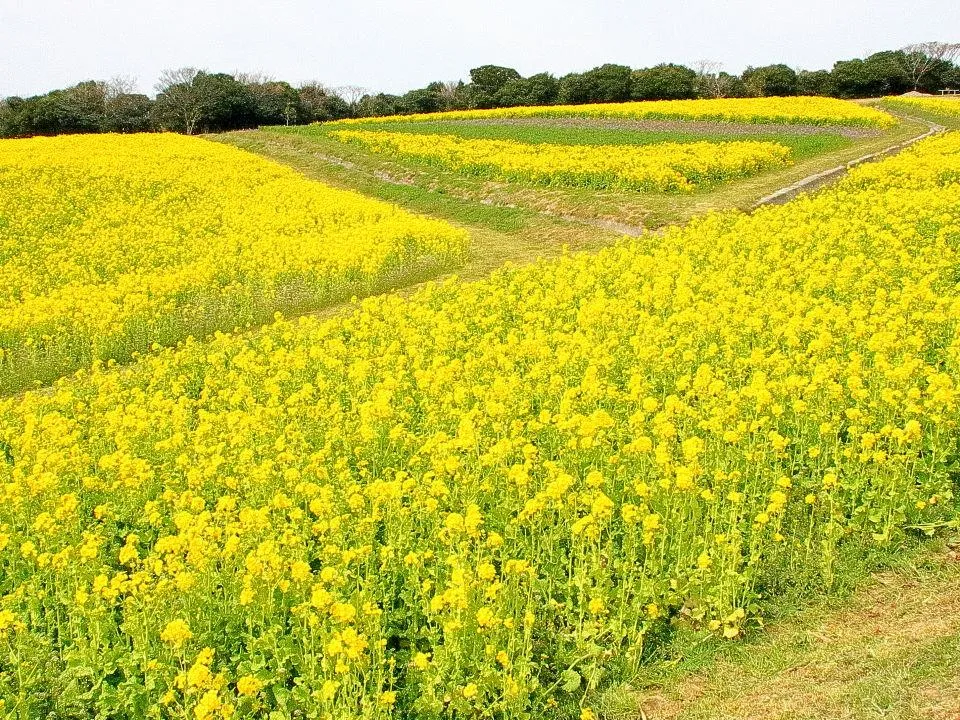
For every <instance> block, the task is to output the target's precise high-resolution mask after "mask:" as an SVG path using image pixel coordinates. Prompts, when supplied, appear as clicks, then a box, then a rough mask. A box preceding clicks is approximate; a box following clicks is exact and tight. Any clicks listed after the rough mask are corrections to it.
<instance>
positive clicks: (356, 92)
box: [332, 85, 370, 110]
mask: <svg viewBox="0 0 960 720" xmlns="http://www.w3.org/2000/svg"><path fill="white" fill-rule="evenodd" d="M332 94H334V95H339V96H340V97H342V98H343V99H344V100H345V101H346V102H347V105H349V106H350V109H351V110H353V109H355V108H356V107H357V103H358V102H360V98H362V97H363V96H364V95H369V94H370V91H369V90H367V88H365V87H360V86H359V85H341V86H340V87H335V88H333V89H332Z"/></svg>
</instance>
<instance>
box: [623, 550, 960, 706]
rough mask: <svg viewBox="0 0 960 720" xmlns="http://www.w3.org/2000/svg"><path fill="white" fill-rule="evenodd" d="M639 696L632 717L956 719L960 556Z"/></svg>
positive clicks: (939, 557) (914, 569)
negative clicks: (636, 707) (638, 709)
mask: <svg viewBox="0 0 960 720" xmlns="http://www.w3.org/2000/svg"><path fill="white" fill-rule="evenodd" d="M638 700H639V706H640V711H639V712H638V713H636V714H635V715H634V716H633V717H634V720H641V719H646V720H720V719H721V718H722V719H724V720H725V719H727V718H737V719H739V720H761V719H762V720H788V719H789V720H813V719H814V718H817V719H820V718H829V719H830V720H879V719H880V718H887V719H890V720H960V552H958V549H957V546H956V545H955V546H954V547H952V548H951V547H943V546H941V547H939V548H938V549H937V550H935V551H932V552H931V553H930V555H929V556H928V557H924V558H923V561H922V562H921V563H919V565H913V566H911V567H908V568H904V569H901V570H898V571H893V572H886V573H882V574H880V575H877V576H875V577H874V578H873V580H872V581H871V582H870V584H869V586H868V587H865V588H863V589H862V590H861V591H859V592H858V593H856V594H855V595H854V596H853V597H852V598H850V599H848V600H847V601H846V602H843V603H842V604H841V606H840V607H839V608H836V609H833V610H823V609H819V610H807V611H804V612H801V613H800V614H798V615H797V616H796V617H794V618H792V619H791V620H789V621H785V622H782V623H779V624H777V625H774V626H771V628H770V629H769V630H768V631H767V632H765V633H764V634H763V636H762V637H761V638H759V639H758V640H756V641H754V642H750V643H744V644H742V645H740V646H737V647H735V648H733V649H731V650H730V651H729V652H727V653H725V654H724V656H723V657H722V658H720V659H719V660H718V661H716V662H713V663H710V664H709V666H708V668H707V669H705V670H702V671H699V672H696V673H694V674H690V675H687V676H685V677H679V678H676V679H674V680H673V681H671V682H667V683H664V684H663V686H662V687H660V688H658V689H649V690H647V691H645V692H641V693H639V694H638Z"/></svg>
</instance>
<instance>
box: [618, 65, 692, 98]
mask: <svg viewBox="0 0 960 720" xmlns="http://www.w3.org/2000/svg"><path fill="white" fill-rule="evenodd" d="M696 96H697V73H696V72H694V71H693V70H691V69H690V68H688V67H685V66H684V65H674V64H672V63H671V64H666V63H664V64H661V65H657V66H655V67H652V68H644V69H642V70H635V71H634V72H633V75H632V79H631V97H633V99H634V100H685V99H688V98H694V97H696Z"/></svg>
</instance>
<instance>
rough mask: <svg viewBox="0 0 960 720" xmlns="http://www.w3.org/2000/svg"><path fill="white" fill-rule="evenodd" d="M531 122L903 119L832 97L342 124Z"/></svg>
mask: <svg viewBox="0 0 960 720" xmlns="http://www.w3.org/2000/svg"><path fill="white" fill-rule="evenodd" d="M530 117H542V118H553V117H586V118H611V119H630V120H715V121H719V122H745V123H783V124H804V125H854V126H865V127H877V128H888V127H893V126H894V125H896V124H897V119H896V118H895V117H893V116H891V115H889V114H888V113H885V112H883V111H881V110H877V109H875V108H872V107H867V106H864V105H858V104H857V103H852V102H848V101H846V100H837V99H835V98H827V97H805V96H802V97H763V98H721V99H717V100H647V101H643V102H626V103H598V104H593V105H542V106H531V107H511V108H493V109H491V110H453V111H448V112H440V113H420V114H414V115H391V116H389V117H370V118H356V119H352V120H340V121H338V122H339V123H343V124H346V123H364V122H376V123H383V122H417V121H420V120H428V121H441V120H482V119H497V118H530Z"/></svg>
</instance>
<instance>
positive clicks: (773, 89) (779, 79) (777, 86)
mask: <svg viewBox="0 0 960 720" xmlns="http://www.w3.org/2000/svg"><path fill="white" fill-rule="evenodd" d="M741 78H742V80H743V83H744V85H745V86H746V89H747V92H748V94H750V95H752V96H754V97H780V96H788V95H796V94H797V73H796V71H794V70H793V69H792V68H790V67H788V66H786V65H783V64H778V65H766V66H764V67H757V68H755V67H748V68H747V69H746V70H745V71H744V72H743V75H742V76H741Z"/></svg>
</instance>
